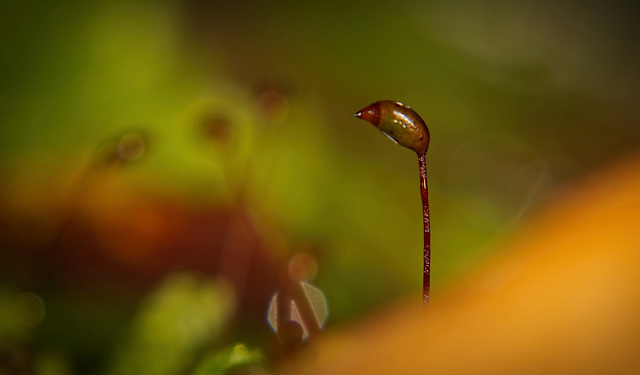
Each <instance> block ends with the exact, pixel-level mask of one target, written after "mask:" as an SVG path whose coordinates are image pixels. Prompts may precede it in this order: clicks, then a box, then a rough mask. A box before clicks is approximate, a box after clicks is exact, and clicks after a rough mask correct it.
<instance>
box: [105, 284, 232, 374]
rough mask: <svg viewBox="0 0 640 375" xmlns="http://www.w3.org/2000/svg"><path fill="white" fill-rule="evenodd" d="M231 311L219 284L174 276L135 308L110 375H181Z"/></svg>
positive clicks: (224, 288) (228, 295)
mask: <svg viewBox="0 0 640 375" xmlns="http://www.w3.org/2000/svg"><path fill="white" fill-rule="evenodd" d="M233 310H234V301H233V295H232V294H231V291H230V289H228V287H227V286H226V285H225V284H222V283H218V282H213V281H210V280H206V281H202V282H200V281H198V280H197V279H196V278H195V277H194V276H191V275H187V274H177V275H173V276H170V277H169V278H167V279H166V280H165V281H164V283H163V284H162V285H161V286H160V287H159V288H158V289H157V290H156V291H155V292H154V293H153V294H151V295H150V296H149V297H148V298H147V299H146V300H145V301H144V302H143V303H142V305H141V306H140V310H139V312H138V314H137V316H136V317H135V319H134V322H133V325H132V327H131V330H130V332H129V336H128V338H127V339H126V341H124V342H123V343H122V344H121V346H120V347H119V348H118V349H117V352H116V354H115V358H114V360H113V367H112V369H111V371H110V372H109V373H110V374H111V375H127V374H157V375H169V374H178V373H181V372H182V371H185V370H186V369H187V368H188V367H189V366H191V364H192V362H193V361H194V360H195V359H196V357H197V355H198V354H199V353H200V351H201V350H203V349H204V347H205V346H206V345H207V344H209V343H212V342H214V341H215V340H216V339H217V338H219V337H220V335H221V334H222V332H223V330H224V327H225V324H226V323H227V322H228V321H229V318H230V317H231V314H232V313H233Z"/></svg>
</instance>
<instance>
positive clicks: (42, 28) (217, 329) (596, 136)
mask: <svg viewBox="0 0 640 375" xmlns="http://www.w3.org/2000/svg"><path fill="white" fill-rule="evenodd" d="M636 8H637V5H635V3H633V2H622V1H613V2H579V1H564V2H552V1H543V2H540V1H532V0H531V1H530V0H521V1H486V2H481V3H480V2H475V1H471V0H461V1H430V2H429V1H399V2H374V3H372V2H364V1H356V2H349V3H346V2H337V1H336V2H329V1H324V2H317V3H313V2H293V1H285V2H277V3H273V2H258V1H255V2H218V1H213V2H206V1H169V0H163V1H120V0H116V1H111V2H103V3H100V2H95V3H94V2H75V1H65V0H62V1H58V2H53V3H48V2H33V1H2V2H1V3H0V9H1V12H0V17H1V20H0V82H1V85H0V192H1V193H0V208H1V209H0V373H7V374H22V373H38V374H40V373H42V374H71V373H100V374H102V373H105V374H122V373H149V374H187V373H193V374H217V373H229V371H235V370H234V369H236V368H237V367H238V366H239V367H242V368H243V369H244V370H243V371H245V370H246V371H248V373H262V371H266V370H264V369H265V368H268V367H269V363H271V362H272V361H274V360H277V358H279V356H282V355H284V354H282V353H279V352H278V349H277V345H276V344H274V340H275V336H274V335H273V334H272V332H271V331H270V328H269V326H268V324H267V321H266V316H267V309H268V304H269V300H270V298H271V296H273V295H274V293H276V291H278V290H279V288H280V286H281V283H282V276H281V275H282V274H283V272H284V271H282V270H284V269H287V267H288V269H289V270H290V269H291V268H292V267H293V266H292V263H291V262H290V259H291V258H292V257H293V256H294V255H296V254H298V255H299V256H298V257H294V259H296V260H297V263H295V264H296V265H297V267H298V268H297V269H298V272H299V273H302V274H304V277H301V279H305V280H308V281H310V282H312V283H313V284H314V285H316V286H317V287H318V288H320V289H321V290H322V291H324V293H325V295H326V298H327V301H328V304H329V312H330V315H329V321H328V328H329V329H330V328H331V327H337V326H340V325H344V324H349V323H351V322H353V321H355V320H357V319H358V318H360V317H362V316H364V315H366V314H367V312H369V311H371V310H372V309H375V308H376V307H379V306H381V305H384V304H386V303H390V302H391V301H393V300H396V299H398V298H401V297H403V296H408V295H415V296H416V298H419V294H420V291H419V290H420V278H421V267H422V264H421V249H422V244H421V241H422V237H421V221H420V215H421V208H420V203H419V202H420V198H419V193H418V174H417V171H418V166H417V162H416V160H415V156H414V155H413V154H412V153H411V152H410V151H408V150H405V149H402V148H400V147H397V146H395V145H393V144H392V143H391V142H389V141H388V140H387V139H386V138H385V137H382V136H381V135H380V134H378V132H377V131H376V130H375V129H373V127H371V126H370V125H368V124H366V123H364V122H362V121H356V120H355V119H354V118H353V117H352V116H353V113H355V112H356V111H357V110H359V109H361V108H363V107H365V106H366V105H368V104H370V103H372V102H374V101H377V100H383V99H390V100H398V101H401V102H403V103H406V104H408V105H411V106H412V107H413V108H414V109H415V110H416V111H417V112H418V113H420V114H421V115H422V117H423V118H424V119H425V121H426V122H427V124H428V125H429V127H430V131H431V137H432V139H431V146H430V149H429V152H428V154H427V162H428V176H429V186H430V191H431V195H430V198H431V210H432V213H431V214H432V231H433V235H432V239H433V249H434V250H433V251H434V252H433V259H432V264H433V272H432V277H433V284H432V285H433V298H434V299H436V300H437V298H438V293H439V292H440V291H441V290H442V288H443V287H444V286H446V284H447V283H451V282H453V281H455V280H456V279H457V278H459V277H461V276H462V275H464V274H465V273H466V272H468V271H469V270H470V269H472V268H473V267H474V265H476V264H478V263H479V262H481V261H482V259H483V258H484V257H487V256H490V254H491V252H492V251H493V249H495V248H496V245H497V244H498V243H500V242H501V241H502V240H503V239H504V238H506V237H507V236H508V235H509V233H511V232H512V231H513V230H514V228H517V225H518V223H519V222H520V221H521V220H522V219H523V218H526V216H527V214H528V213H529V212H531V211H532V210H534V209H535V208H536V207H537V206H539V205H540V204H542V203H544V202H545V201H547V200H548V199H549V198H550V197H552V196H553V195H554V194H555V193H556V192H557V191H558V190H559V189H561V188H563V187H564V186H567V184H570V183H571V182H573V181H575V180H577V179H579V178H581V177H582V176H585V175H588V174H589V173H590V172H591V171H592V170H594V169H595V168H597V167H599V166H602V165H606V164H608V163H610V162H612V161H614V160H616V159H619V158H623V157H624V156H625V155H627V154H630V153H632V152H634V151H637V149H638V145H639V144H640V126H639V124H638V120H639V119H640V107H638V105H637V98H638V97H639V94H640V85H639V83H640V82H639V81H640V76H639V74H638V72H639V64H638V62H639V61H638V59H639V55H638V52H637V51H638V49H637V38H636V36H637V34H638V26H637V22H636V15H637V12H636V10H637V9H636ZM294 268H295V267H294ZM316 274H317V276H315V275H316ZM314 276H315V278H314ZM245 345H246V346H245Z"/></svg>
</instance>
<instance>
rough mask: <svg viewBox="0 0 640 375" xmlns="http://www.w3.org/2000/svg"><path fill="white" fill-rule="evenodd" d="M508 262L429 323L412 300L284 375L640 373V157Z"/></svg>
mask: <svg viewBox="0 0 640 375" xmlns="http://www.w3.org/2000/svg"><path fill="white" fill-rule="evenodd" d="M434 254H436V256H435V261H436V262H437V249H436V253H434ZM501 254H502V256H501V257H500V258H497V259H494V260H492V261H491V262H489V263H488V264H486V266H485V267H483V268H482V269H480V270H478V272H476V273H475V274H473V275H470V276H469V277H468V278H467V279H466V280H464V281H463V282H461V283H460V284H459V285H458V286H457V287H454V288H451V289H449V290H448V291H446V292H444V293H440V294H436V296H435V297H436V298H434V299H433V301H432V306H431V308H430V311H429V313H428V314H424V312H423V309H422V307H421V305H420V298H419V297H418V296H416V297H415V299H413V300H412V301H411V303H406V304H404V305H403V306H398V307H395V308H392V309H390V310H389V311H387V312H384V313H382V314H380V315H379V316H378V317H375V318H372V319H370V320H369V321H368V322H366V323H364V324H361V325H359V326H357V327H352V328H351V329H348V330H345V331H343V332H329V333H326V334H325V336H324V337H322V338H320V339H318V340H317V341H316V343H315V344H314V345H313V346H312V347H311V348H309V350H308V351H306V352H305V353H304V354H302V355H301V356H300V357H299V358H297V359H296V360H294V361H291V362H289V363H286V364H285V366H283V367H282V368H281V369H280V370H281V373H285V374H326V375H341V374H350V375H351V374H387V375H389V374H402V375H409V374H545V375H548V374H640V158H635V159H634V160H630V161H628V162H626V163H623V164H622V165H618V166H617V167H614V168H612V169H609V170H607V171H604V172H602V173H598V174H595V175H592V176H591V177H590V178H589V179H588V180H587V181H584V182H583V183H582V184H580V185H579V186H577V187H576V188H574V189H572V190H569V191H567V192H565V194H563V196H561V197H560V199H557V200H555V202H552V204H551V205H549V206H547V208H546V209H545V210H543V212H540V213H539V214H538V215H536V216H535V217H534V218H532V220H530V222H529V223H528V224H527V225H525V227H524V228H523V230H522V231H521V232H520V233H519V235H517V236H516V238H514V239H513V241H512V242H511V244H510V245H509V246H507V247H506V248H505V249H504V251H502V252H501ZM436 269H437V265H436ZM354 277H355V276H354Z"/></svg>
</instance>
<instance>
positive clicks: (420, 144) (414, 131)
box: [355, 100, 431, 307]
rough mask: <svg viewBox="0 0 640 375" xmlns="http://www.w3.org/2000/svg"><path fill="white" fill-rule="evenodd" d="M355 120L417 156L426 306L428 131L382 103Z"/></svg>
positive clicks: (397, 106)
mask: <svg viewBox="0 0 640 375" xmlns="http://www.w3.org/2000/svg"><path fill="white" fill-rule="evenodd" d="M355 116H356V117H358V118H361V119H363V120H365V121H368V122H370V123H371V124H373V125H374V126H375V127H376V128H378V130H380V131H381V132H382V133H383V134H384V135H386V136H387V137H389V138H390V139H391V140H392V141H394V142H395V143H397V144H399V145H401V146H404V147H406V148H409V149H411V150H413V151H415V153H416V154H417V156H418V165H419V167H420V196H421V198H422V222H423V225H424V251H423V262H424V263H423V279H422V302H423V303H424V306H425V307H427V306H429V289H430V285H431V222H430V218H429V188H428V187H427V165H426V160H425V156H426V154H427V149H428V148H429V140H430V136H429V128H427V125H426V124H425V122H424V120H422V118H421V117H420V115H418V114H417V113H416V111H414V110H413V109H411V107H409V106H406V105H404V104H402V103H400V102H394V101H391V100H382V101H379V102H375V103H373V104H371V105H369V106H368V107H366V108H364V109H362V110H360V111H358V112H357V113H356V114H355Z"/></svg>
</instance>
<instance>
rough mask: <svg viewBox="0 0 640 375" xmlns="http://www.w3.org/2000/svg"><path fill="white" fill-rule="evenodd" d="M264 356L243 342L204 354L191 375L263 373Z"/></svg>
mask: <svg viewBox="0 0 640 375" xmlns="http://www.w3.org/2000/svg"><path fill="white" fill-rule="evenodd" d="M264 362H265V357H264V356H263V355H262V353H261V352H260V351H259V350H258V349H253V350H250V349H248V348H247V347H246V346H245V345H243V344H237V345H235V346H234V347H232V348H227V349H225V350H221V351H219V352H217V353H214V354H211V355H208V356H205V358H204V359H203V360H202V361H201V362H200V364H199V365H198V366H197V368H196V370H195V371H194V372H193V373H192V375H222V374H255V375H258V374H265V371H264V370H263V367H262V366H263V365H264Z"/></svg>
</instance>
